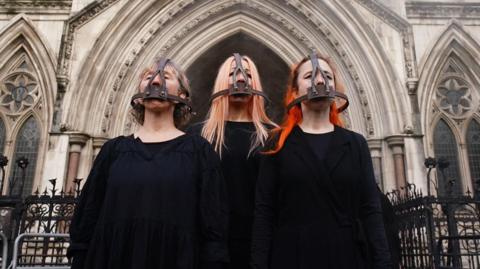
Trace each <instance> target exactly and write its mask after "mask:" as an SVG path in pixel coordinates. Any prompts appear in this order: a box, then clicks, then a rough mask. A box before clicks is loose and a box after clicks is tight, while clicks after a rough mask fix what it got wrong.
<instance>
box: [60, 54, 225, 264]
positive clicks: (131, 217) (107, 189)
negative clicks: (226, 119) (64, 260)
mask: <svg viewBox="0 0 480 269" xmlns="http://www.w3.org/2000/svg"><path fill="white" fill-rule="evenodd" d="M140 79H141V82H140V86H139V91H138V93H136V94H135V95H134V96H133V97H132V101H131V105H132V107H133V114H134V117H135V119H136V121H137V123H138V124H139V125H140V126H139V129H138V130H137V131H136V132H135V133H134V134H133V135H130V136H119V137H117V138H113V139H111V140H109V141H108V142H106V143H105V145H104V146H103V147H102V149H101V151H100V153H99V154H98V156H97V157H96V159H95V163H94V165H93V168H92V170H91V172H90V174H89V176H88V179H87V181H86V183H85V186H84V187H83V190H82V193H81V195H80V198H79V201H78V204H77V206H76V208H75V213H74V216H73V219H72V222H71V226H70V235H71V244H70V248H69V253H68V255H69V256H70V257H73V263H72V269H141V268H177V269H198V268H205V269H207V268H208V269H212V268H223V266H224V265H225V264H226V262H228V250H227V229H228V224H227V223H228V212H227V208H226V203H227V201H226V193H225V185H224V180H223V177H222V172H221V169H220V160H219V159H218V156H217V154H216V153H215V151H214V150H213V148H212V146H211V145H210V144H209V143H208V142H207V141H206V140H205V139H203V138H202V137H200V136H198V135H191V134H185V133H183V132H182V131H180V130H179V129H178V128H179V127H180V126H182V124H184V123H185V121H186V120H187V119H188V117H189V116H188V114H189V113H190V100H189V85H188V80H187V78H186V77H185V75H184V73H183V72H182V71H181V70H180V69H178V67H176V65H175V64H174V63H173V62H171V61H170V60H169V59H166V58H160V59H159V60H156V61H155V63H154V64H153V65H152V66H151V67H149V68H147V69H145V70H144V71H142V72H141V73H140Z"/></svg>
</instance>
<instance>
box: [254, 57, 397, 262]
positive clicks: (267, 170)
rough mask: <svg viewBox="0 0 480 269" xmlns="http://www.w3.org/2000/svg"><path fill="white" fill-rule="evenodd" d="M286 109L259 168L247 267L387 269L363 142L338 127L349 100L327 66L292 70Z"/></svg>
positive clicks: (309, 64)
mask: <svg viewBox="0 0 480 269" xmlns="http://www.w3.org/2000/svg"><path fill="white" fill-rule="evenodd" d="M286 104H287V116H286V119H285V121H284V122H283V124H282V125H281V127H280V128H278V129H276V130H275V131H274V132H275V133H276V134H277V136H276V137H277V140H278V141H277V143H276V145H275V147H274V148H273V149H272V150H271V151H269V152H267V153H268V154H267V156H266V157H265V158H264V159H263V161H262V165H261V167H260V172H259V177H258V182H257V192H256V203H255V221H254V226H253V239H252V241H253V244H252V265H253V268H256V269H283V268H285V269H286V268H288V269H311V268H332V269H333V268H335V269H342V268H343V269H354V268H359V269H360V268H362V269H363V268H391V263H390V258H389V252H388V248H387V242H386V239H385V232H384V229H383V222H382V214H381V213H382V212H381V207H380V201H379V198H378V193H377V189H376V185H375V180H374V176H373V168H372V163H371V158H370V153H369V150H368V146H367V142H366V140H365V138H364V137H363V136H362V135H360V134H358V133H355V132H352V131H349V130H347V129H344V128H343V127H342V121H341V119H340V117H339V113H340V112H341V111H343V110H344V109H345V108H346V107H347V106H348V99H347V96H346V95H345V94H344V93H343V87H342V85H341V83H340V82H339V79H338V76H337V73H336V72H335V69H334V67H333V65H332V62H331V61H330V60H329V59H327V58H325V57H322V56H318V55H316V54H312V55H311V56H310V58H304V59H303V60H302V61H301V62H300V63H299V64H298V65H296V66H295V67H294V68H293V70H292V74H291V77H290V82H289V88H288V90H287V95H286Z"/></svg>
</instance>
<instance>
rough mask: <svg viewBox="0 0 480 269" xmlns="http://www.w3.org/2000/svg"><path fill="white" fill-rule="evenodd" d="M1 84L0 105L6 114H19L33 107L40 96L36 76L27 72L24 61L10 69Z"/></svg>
mask: <svg viewBox="0 0 480 269" xmlns="http://www.w3.org/2000/svg"><path fill="white" fill-rule="evenodd" d="M2 84H3V86H4V87H1V88H0V89H1V90H0V105H1V107H2V109H3V110H4V111H5V113H6V114H10V115H12V114H17V115H18V114H21V113H22V112H24V111H25V110H27V109H29V108H31V107H33V106H34V105H35V104H36V103H37V101H38V100H39V98H40V90H39V88H40V87H39V85H38V82H37V80H36V78H35V77H34V76H33V75H32V74H30V73H29V72H27V63H26V62H22V64H21V65H20V66H19V68H16V69H14V70H12V72H11V73H10V74H9V75H8V76H7V77H5V79H4V80H3V83H2Z"/></svg>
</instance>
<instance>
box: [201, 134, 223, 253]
mask: <svg viewBox="0 0 480 269" xmlns="http://www.w3.org/2000/svg"><path fill="white" fill-rule="evenodd" d="M202 140H203V138H202ZM203 141H204V143H202V144H203V146H202V148H203V149H202V154H201V155H202V156H201V169H202V171H201V183H200V203H199V206H200V222H201V223H200V224H201V232H202V246H201V248H202V249H201V259H202V261H203V262H228V261H229V256H228V247H227V241H228V205H227V203H228V200H227V193H226V185H225V181H224V178H223V174H222V170H221V167H220V159H219V157H218V155H217V154H216V153H215V151H214V150H213V148H212V147H211V145H210V144H209V143H208V142H207V141H206V140H203Z"/></svg>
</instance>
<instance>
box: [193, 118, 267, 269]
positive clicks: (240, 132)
mask: <svg viewBox="0 0 480 269" xmlns="http://www.w3.org/2000/svg"><path fill="white" fill-rule="evenodd" d="M202 127H203V126H202V125H194V126H192V127H191V128H190V129H189V131H190V132H194V133H197V134H199V133H200V132H201V128H202ZM267 127H268V126H267ZM255 131H256V129H255V125H254V124H253V122H234V121H227V122H225V131H224V139H225V140H224V142H225V147H223V150H222V158H221V166H222V171H223V174H224V176H225V181H226V185H227V191H228V201H229V208H230V214H229V220H230V222H229V223H230V225H229V226H230V230H229V245H230V247H229V253H230V260H231V262H230V265H229V268H242V269H244V268H249V262H250V253H251V250H250V249H251V237H252V225H253V215H254V214H253V211H254V206H255V185H256V181H257V177H258V169H259V166H260V159H261V156H262V155H261V153H260V149H258V148H257V149H255V150H253V151H252V152H250V153H249V151H250V146H251V144H252V140H253V139H254V138H255V137H254V135H255Z"/></svg>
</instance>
